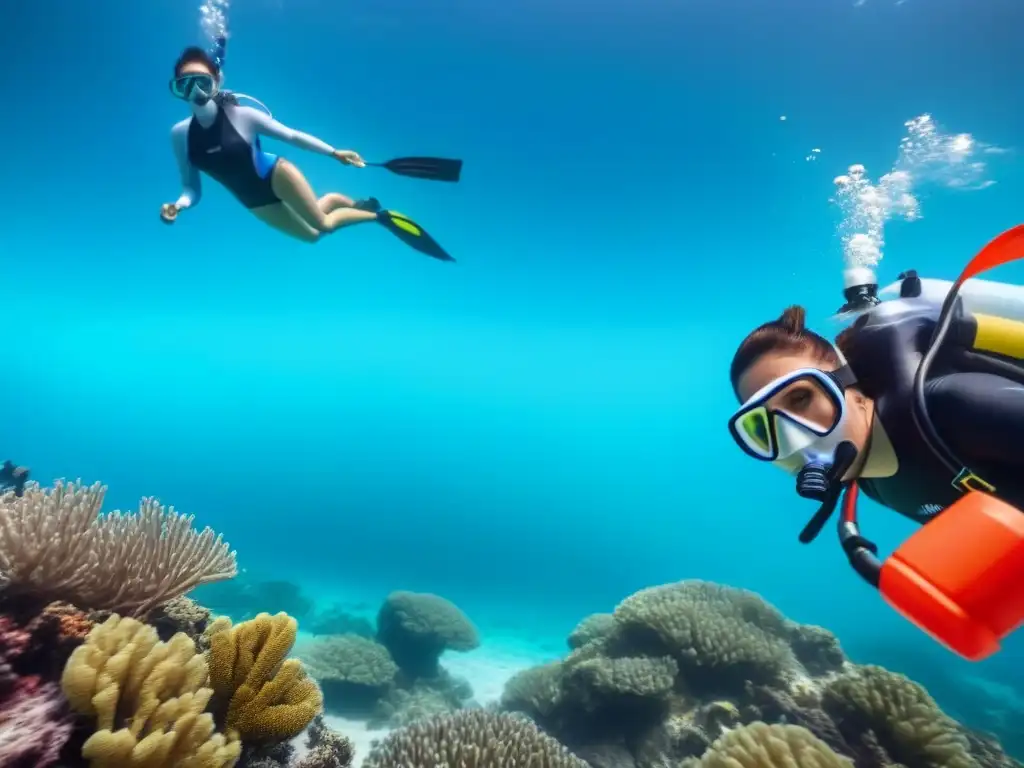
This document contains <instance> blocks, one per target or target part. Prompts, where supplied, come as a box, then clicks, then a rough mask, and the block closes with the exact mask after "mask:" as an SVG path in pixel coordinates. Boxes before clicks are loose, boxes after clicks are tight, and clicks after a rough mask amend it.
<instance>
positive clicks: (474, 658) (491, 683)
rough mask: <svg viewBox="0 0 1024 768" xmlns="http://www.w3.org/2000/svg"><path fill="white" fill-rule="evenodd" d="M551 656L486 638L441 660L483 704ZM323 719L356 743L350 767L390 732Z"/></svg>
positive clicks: (301, 744) (300, 742) (300, 745)
mask: <svg viewBox="0 0 1024 768" xmlns="http://www.w3.org/2000/svg"><path fill="white" fill-rule="evenodd" d="M551 659H552V657H551V655H550V653H548V654H545V653H543V652H542V651H540V650H539V649H533V648H531V647H529V646H523V645H520V644H509V645H505V646H502V645H501V644H500V643H495V642H488V643H487V645H486V647H483V648H479V649H477V650H475V651H470V652H469V653H448V654H446V655H445V656H444V658H443V659H442V660H441V663H442V664H443V665H444V667H445V668H446V669H447V670H448V671H449V672H450V673H452V674H453V675H455V676H457V677H462V678H465V679H466V680H468V681H469V684H470V685H471V686H472V687H473V698H474V700H475V701H476V702H477V703H478V704H480V705H482V706H486V705H487V704H490V703H491V702H494V701H497V700H498V699H499V698H501V692H502V690H503V689H504V688H505V683H506V682H507V681H508V679H509V678H510V677H512V675H514V674H516V673H517V672H520V671H521V670H524V669H527V668H529V667H533V666H536V665H538V664H543V663H544V662H546V661H550V660H551ZM324 719H325V720H326V721H327V724H328V725H329V726H330V727H331V728H333V729H334V730H336V731H338V732H339V733H342V734H344V735H345V736H347V737H348V738H349V739H351V740H352V743H353V744H354V745H355V748H356V757H355V761H354V762H353V768H359V766H360V765H361V764H362V762H363V760H364V759H365V758H366V755H367V754H368V753H369V751H370V747H371V746H372V745H373V742H374V741H376V740H378V739H382V738H384V737H385V736H387V735H388V734H389V733H390V730H389V729H386V728H382V729H377V730H371V729H370V728H367V727H366V723H364V722H362V721H361V720H350V719H348V718H345V717H338V716H337V715H331V714H327V715H325V716H324ZM305 738H306V737H305V735H303V736H300V737H299V738H298V739H296V742H295V746H296V748H297V750H298V753H297V754H298V755H301V754H304V753H305V751H306V747H305Z"/></svg>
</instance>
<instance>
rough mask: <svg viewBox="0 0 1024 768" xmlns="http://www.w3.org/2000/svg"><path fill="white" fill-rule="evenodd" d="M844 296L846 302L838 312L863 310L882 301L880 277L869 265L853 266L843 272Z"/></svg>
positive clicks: (841, 313)
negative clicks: (879, 285) (879, 286)
mask: <svg viewBox="0 0 1024 768" xmlns="http://www.w3.org/2000/svg"><path fill="white" fill-rule="evenodd" d="M843 298H844V299H846V303H845V304H844V305H843V306H841V307H840V308H839V311H838V314H840V315H843V314H846V313H847V312H863V311H864V310H866V309H871V308H872V307H875V306H877V305H878V304H880V303H881V300H880V299H879V298H878V278H877V277H876V276H875V273H874V270H872V269H870V268H868V267H851V268H850V269H847V270H845V271H844V272H843Z"/></svg>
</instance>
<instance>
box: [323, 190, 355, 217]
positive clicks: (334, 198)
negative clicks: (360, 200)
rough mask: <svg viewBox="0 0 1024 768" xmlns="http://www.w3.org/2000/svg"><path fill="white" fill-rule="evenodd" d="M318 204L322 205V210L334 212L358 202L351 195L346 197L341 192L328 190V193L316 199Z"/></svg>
mask: <svg viewBox="0 0 1024 768" xmlns="http://www.w3.org/2000/svg"><path fill="white" fill-rule="evenodd" d="M316 204H317V205H318V206H320V210H321V211H323V212H324V213H325V214H327V213H332V212H334V211H336V210H338V209H339V208H351V207H352V206H353V205H355V204H356V201H355V200H353V199H352V198H351V197H346V196H345V195H343V194H341V193H339V192H328V193H327V194H326V195H324V196H323V197H321V198H320V199H319V200H317V201H316Z"/></svg>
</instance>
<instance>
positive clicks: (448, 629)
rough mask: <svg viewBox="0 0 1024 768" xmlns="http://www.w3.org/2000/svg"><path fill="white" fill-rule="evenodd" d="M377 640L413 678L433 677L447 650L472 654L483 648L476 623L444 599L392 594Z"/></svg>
mask: <svg viewBox="0 0 1024 768" xmlns="http://www.w3.org/2000/svg"><path fill="white" fill-rule="evenodd" d="M377 639H378V640H379V641H380V642H381V643H382V644H383V645H384V646H385V647H386V648H387V649H388V651H390V652H391V656H392V658H393V659H394V660H395V661H396V662H397V664H398V666H399V668H401V669H402V670H403V671H404V672H406V673H407V674H408V675H409V676H410V677H432V676H435V675H437V673H438V666H437V663H438V660H439V659H440V658H441V654H442V653H443V652H444V651H446V650H452V651H472V650H473V649H475V648H477V647H479V645H480V635H479V633H478V632H477V629H476V627H475V626H474V625H473V622H471V621H470V620H469V618H468V617H467V616H466V614H464V613H463V612H462V611H461V610H459V608H458V607H457V606H456V605H455V604H454V603H452V602H450V601H449V600H445V599H444V598H443V597H440V596H438V595H433V594H429V593H419V592H392V593H391V594H390V595H388V597H387V599H386V600H385V601H384V605H382V606H381V608H380V611H379V612H378V614H377Z"/></svg>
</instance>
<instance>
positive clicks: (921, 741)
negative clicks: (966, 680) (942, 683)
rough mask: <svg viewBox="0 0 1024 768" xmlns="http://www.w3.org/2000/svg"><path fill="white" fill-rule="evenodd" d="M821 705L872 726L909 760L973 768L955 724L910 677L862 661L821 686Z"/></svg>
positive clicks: (901, 757)
mask: <svg viewBox="0 0 1024 768" xmlns="http://www.w3.org/2000/svg"><path fill="white" fill-rule="evenodd" d="M823 705H824V707H825V709H826V710H827V711H828V712H830V713H831V714H833V715H834V716H835V717H837V718H841V719H846V720H851V719H852V720H854V721H855V722H857V723H858V724H859V725H861V726H862V727H867V728H871V729H872V730H874V731H875V732H876V733H877V734H878V735H879V737H880V738H882V739H883V741H884V742H885V746H886V748H887V749H888V750H889V751H890V752H891V753H892V754H893V757H895V758H896V759H898V760H899V761H900V762H902V763H906V764H908V765H918V766H931V767H932V768H940V767H941V768H973V766H975V765H976V763H975V761H974V759H973V758H972V757H971V754H970V745H969V742H968V740H967V738H966V736H965V735H964V734H963V733H962V732H961V730H960V728H959V727H958V725H957V723H956V722H955V721H954V720H953V719H952V718H950V717H949V716H948V715H946V713H945V712H943V711H942V710H941V709H940V708H939V705H938V704H936V703H935V700H934V699H933V698H932V697H931V696H930V695H929V694H928V692H927V691H926V690H925V689H924V688H923V687H921V686H920V685H918V684H917V683H915V682H914V681H912V680H910V679H908V678H906V677H904V676H903V675H900V674H897V673H895V672H890V671H889V670H887V669H884V668H882V667H876V666H872V665H866V666H862V667H858V668H857V669H855V670H854V671H852V672H848V673H846V674H843V675H841V676H840V677H838V678H836V679H835V680H833V681H832V682H831V683H829V685H828V686H827V687H826V688H825V691H824V695H823Z"/></svg>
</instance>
